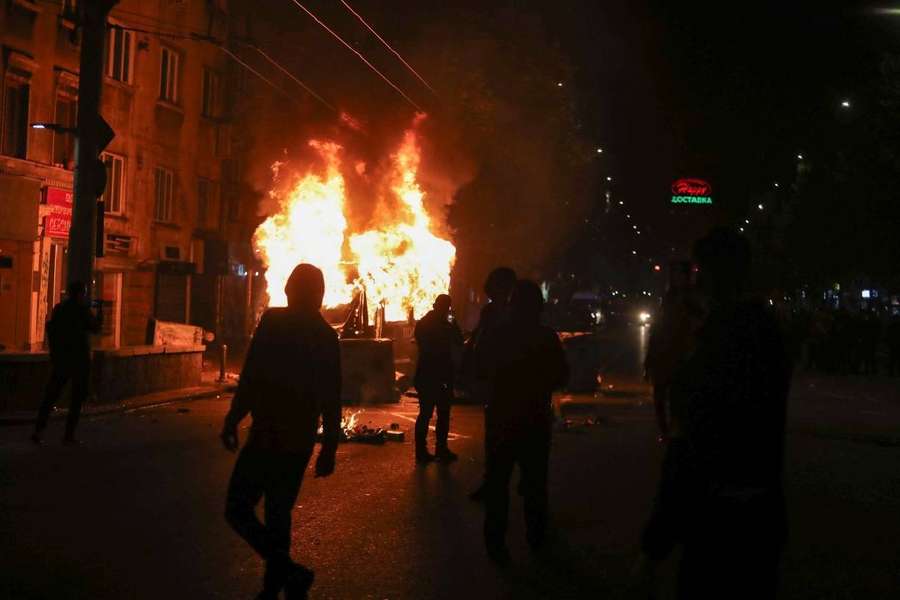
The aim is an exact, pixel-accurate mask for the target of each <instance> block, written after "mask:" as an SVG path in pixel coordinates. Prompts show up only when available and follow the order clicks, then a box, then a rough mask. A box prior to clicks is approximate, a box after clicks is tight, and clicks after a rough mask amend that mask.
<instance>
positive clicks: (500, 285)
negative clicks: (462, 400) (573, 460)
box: [463, 267, 516, 502]
mask: <svg viewBox="0 0 900 600" xmlns="http://www.w3.org/2000/svg"><path fill="white" fill-rule="evenodd" d="M515 286H516V272H515V271H513V270H512V269H510V268H509V267H497V268H496V269H494V270H493V271H491V272H490V274H489V275H488V277H487V280H486V281H485V282H484V293H485V294H486V295H487V297H488V303H487V304H485V305H484V308H482V309H481V314H480V316H479V318H478V325H477V326H476V327H475V330H474V331H473V332H472V335H471V336H470V337H469V339H468V340H467V341H466V348H465V352H464V353H463V373H464V375H465V376H466V378H467V379H468V385H469V392H470V393H471V394H472V395H473V396H474V397H475V399H476V400H477V401H478V403H479V404H481V405H482V406H484V407H487V403H488V400H489V398H490V387H489V385H488V383H487V382H486V381H485V380H483V379H478V378H476V377H475V373H474V370H475V363H476V361H477V359H476V356H477V354H478V352H479V351H480V350H481V342H483V341H484V339H485V338H486V337H488V336H489V335H490V334H491V332H492V331H494V330H495V329H496V328H497V327H499V326H500V325H501V324H503V323H504V322H505V321H506V320H507V318H508V317H509V297H510V295H512V291H513V288H514V287H515ZM485 459H487V442H485ZM486 477H487V471H486V470H485V478H486ZM469 498H470V499H471V500H472V501H474V502H483V501H484V481H482V483H481V485H480V486H478V489H476V490H475V491H473V492H472V493H471V494H469Z"/></svg>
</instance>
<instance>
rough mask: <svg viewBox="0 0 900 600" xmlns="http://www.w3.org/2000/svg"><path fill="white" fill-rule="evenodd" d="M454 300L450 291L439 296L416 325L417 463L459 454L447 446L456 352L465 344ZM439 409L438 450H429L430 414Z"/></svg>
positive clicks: (447, 459) (437, 426)
mask: <svg viewBox="0 0 900 600" xmlns="http://www.w3.org/2000/svg"><path fill="white" fill-rule="evenodd" d="M450 307H451V300H450V296H448V295H447V294H441V295H439V296H438V297H437V298H436V299H435V301H434V307H433V309H432V310H430V311H428V313H427V314H426V315H425V316H424V317H422V319H421V320H420V321H419V322H418V323H417V324H416V331H415V336H416V345H417V346H418V347H419V361H418V364H417V366H416V376H415V381H414V383H415V386H416V392H418V394H419V416H418V418H417V419H416V462H418V463H429V462H431V461H433V460H440V461H442V462H452V461H454V460H456V459H457V456H456V454H454V453H453V452H451V451H450V448H448V447H447V437H448V435H449V433H450V404H451V402H452V400H453V351H454V349H457V348H461V347H462V344H463V337H462V332H461V331H460V330H459V326H458V325H457V324H456V323H455V322H453V321H451V317H450ZM435 408H437V425H436V426H435V436H436V437H437V441H436V443H435V453H434V454H431V453H429V452H428V448H427V446H426V444H425V440H426V438H427V436H428V424H429V423H430V422H431V413H432V412H434V409H435Z"/></svg>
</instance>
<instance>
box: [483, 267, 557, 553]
mask: <svg viewBox="0 0 900 600" xmlns="http://www.w3.org/2000/svg"><path fill="white" fill-rule="evenodd" d="M543 305H544V299H543V296H542V295H541V290H540V288H539V287H538V286H537V284H535V283H533V282H531V281H519V282H518V283H517V284H516V287H515V288H514V290H513V293H512V299H511V301H510V314H509V320H508V321H507V322H506V323H503V324H501V325H500V326H499V327H497V328H496V329H495V330H494V331H492V332H491V333H490V334H489V335H488V336H487V337H486V338H485V340H484V341H483V345H484V347H483V349H482V350H481V351H479V353H478V372H479V375H480V376H481V377H483V378H484V379H485V380H487V381H488V382H489V384H490V396H489V399H488V404H487V409H486V416H485V438H486V440H487V441H486V446H487V458H486V464H487V475H486V481H485V509H486V514H485V521H484V537H485V544H486V546H487V551H488V555H489V556H490V557H491V559H493V560H494V561H496V562H497V563H499V564H505V563H506V562H508V560H509V553H508V551H507V548H506V527H507V520H508V510H509V480H510V477H511V476H512V470H513V467H514V466H515V465H516V464H518V465H519V469H520V470H521V483H520V485H519V488H520V492H521V494H522V496H523V498H524V502H525V525H526V529H527V537H528V543H529V544H530V545H531V546H532V547H533V548H538V547H540V546H541V545H542V544H543V543H544V539H545V535H546V528H547V469H548V461H549V458H550V431H551V426H552V423H553V410H552V407H551V394H552V392H553V390H554V389H557V388H559V387H562V386H563V385H564V384H565V382H566V380H567V378H568V365H567V364H566V357H565V353H564V352H563V348H562V344H561V343H560V341H559V337H558V336H557V335H556V332H555V331H553V330H552V329H550V328H549V327H545V326H543V325H541V311H542V309H543Z"/></svg>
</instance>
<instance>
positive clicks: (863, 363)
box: [786, 305, 900, 377]
mask: <svg viewBox="0 0 900 600" xmlns="http://www.w3.org/2000/svg"><path fill="white" fill-rule="evenodd" d="M786 321H787V329H788V331H789V335H790V346H791V349H792V351H793V353H794V355H795V357H796V358H797V359H798V360H799V361H801V364H803V365H804V366H805V367H806V368H807V369H808V370H810V371H816V372H821V373H827V374H839V375H879V374H887V375H891V376H893V377H897V376H900V314H898V315H889V314H888V313H887V312H886V311H883V310H881V311H880V310H877V309H876V308H872V307H869V308H865V309H863V308H858V309H851V308H848V307H846V306H843V307H841V308H834V306H833V305H823V306H820V307H818V308H816V309H815V310H808V309H806V308H799V309H796V310H793V311H791V312H790V313H789V314H788V315H787V317H786Z"/></svg>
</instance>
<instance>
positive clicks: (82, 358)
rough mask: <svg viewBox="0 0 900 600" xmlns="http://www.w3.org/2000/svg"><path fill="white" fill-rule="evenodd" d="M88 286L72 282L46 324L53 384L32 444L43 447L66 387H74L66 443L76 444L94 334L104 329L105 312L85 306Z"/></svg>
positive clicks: (85, 394)
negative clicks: (47, 430) (48, 428)
mask: <svg viewBox="0 0 900 600" xmlns="http://www.w3.org/2000/svg"><path fill="white" fill-rule="evenodd" d="M86 298H87V286H85V284H84V283H83V282H81V281H73V282H71V283H70V284H69V285H68V288H67V290H66V299H65V300H63V301H62V302H60V303H59V304H57V305H56V306H55V307H54V308H53V312H52V313H51V316H50V320H49V321H47V342H48V344H49V346H50V365H51V367H50V381H49V382H48V383H47V390H46V392H45V394H44V400H43V402H42V403H41V407H40V409H39V410H38V414H37V420H36V421H35V425H34V433H33V434H32V435H31V440H32V441H33V442H34V443H36V444H40V443H41V441H42V437H43V433H44V429H46V428H47V421H48V420H49V419H50V411H52V410H53V407H54V406H55V405H56V403H57V401H58V400H59V396H60V394H61V393H62V390H63V387H64V386H65V385H66V383H67V382H70V381H71V383H72V385H71V391H70V395H69V398H70V399H69V414H68V416H67V418H66V433H65V435H64V437H63V442H64V443H66V444H77V443H78V441H77V440H76V439H75V428H76V427H77V426H78V419H79V417H80V416H81V405H82V404H83V403H84V400H85V399H86V398H87V394H88V387H89V382H90V377H91V341H90V336H91V334H92V333H99V332H100V328H101V326H102V325H103V311H102V309H101V308H100V304H99V303H98V306H97V312H96V313H94V312H92V311H91V308H90V307H89V306H88V305H87V304H86Z"/></svg>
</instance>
